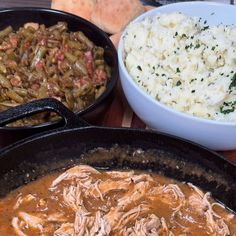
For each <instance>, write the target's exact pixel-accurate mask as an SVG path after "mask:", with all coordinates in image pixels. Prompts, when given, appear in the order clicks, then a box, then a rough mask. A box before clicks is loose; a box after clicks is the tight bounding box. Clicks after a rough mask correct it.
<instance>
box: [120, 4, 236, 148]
mask: <svg viewBox="0 0 236 236" xmlns="http://www.w3.org/2000/svg"><path fill="white" fill-rule="evenodd" d="M158 12H160V13H169V12H181V13H184V14H186V15H189V16H198V17H202V18H203V19H206V20H207V23H208V25H217V24H219V23H223V24H226V25H227V24H235V25H236V6H232V5H227V4H220V3H212V2H182V3H174V4H169V5H165V6H162V7H158V8H156V9H154V10H151V11H149V12H146V13H144V14H142V15H141V16H139V17H138V18H136V19H135V20H134V22H136V21H142V19H144V18H145V17H147V16H152V15H155V14H157V13H158ZM213 13H214V14H213ZM124 34H125V31H124V33H123V35H124ZM122 53H123V37H122V38H121V40H120V43H119V47H118V60H119V72H120V79H121V84H122V88H123V90H124V93H125V96H126V98H127V100H128V102H129V104H130V106H131V107H132V109H133V110H134V112H135V113H136V114H137V115H138V116H139V117H140V118H141V119H142V120H143V121H144V122H145V123H146V124H147V125H148V126H149V127H150V128H154V129H156V130H158V131H161V132H165V133H169V134H172V135H176V136H179V137H182V138H184V139H188V140H191V141H193V142H196V143H199V144H201V145H203V146H206V147H208V148H210V149H213V150H233V149H236V123H229V122H218V121H213V120H207V119H204V118H198V117H194V116H192V115H188V114H186V113H182V112H179V111H177V110H174V109H173V108H170V107H167V106H166V105H164V104H161V103H160V102H158V101H156V100H155V99H154V98H152V97H150V96H149V95H148V94H146V93H145V92H144V91H143V90H142V89H141V88H140V87H139V86H138V85H137V84H136V83H135V82H134V81H133V79H132V78H131V77H130V76H129V74H128V72H127V70H126V68H125V65H124V63H123V60H122V57H123V56H122Z"/></svg>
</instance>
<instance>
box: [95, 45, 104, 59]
mask: <svg viewBox="0 0 236 236" xmlns="http://www.w3.org/2000/svg"><path fill="white" fill-rule="evenodd" d="M103 56H104V49H103V48H101V47H95V48H94V58H95V59H103Z"/></svg>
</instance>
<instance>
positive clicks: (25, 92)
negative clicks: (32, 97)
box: [13, 87, 28, 97]
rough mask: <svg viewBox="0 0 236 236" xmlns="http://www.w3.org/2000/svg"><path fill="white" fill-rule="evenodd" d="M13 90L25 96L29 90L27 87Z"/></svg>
mask: <svg viewBox="0 0 236 236" xmlns="http://www.w3.org/2000/svg"><path fill="white" fill-rule="evenodd" d="M13 90H14V91H15V92H16V93H17V94H19V95H20V96H23V97H25V96H26V95H27V94H28V92H27V90H26V89H24V88H16V87H15V88H13Z"/></svg>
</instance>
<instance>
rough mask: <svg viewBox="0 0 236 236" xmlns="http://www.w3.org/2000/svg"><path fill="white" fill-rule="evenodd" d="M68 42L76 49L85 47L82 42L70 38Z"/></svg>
mask: <svg viewBox="0 0 236 236" xmlns="http://www.w3.org/2000/svg"><path fill="white" fill-rule="evenodd" d="M67 44H68V46H69V47H70V48H74V49H78V50H81V49H83V46H82V44H81V43H80V42H76V41H71V40H68V42H67Z"/></svg>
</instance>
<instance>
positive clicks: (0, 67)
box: [0, 62, 7, 74]
mask: <svg viewBox="0 0 236 236" xmlns="http://www.w3.org/2000/svg"><path fill="white" fill-rule="evenodd" d="M0 72H1V73H3V74H6V73H7V68H6V66H5V65H4V64H3V63H2V62H0Z"/></svg>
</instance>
